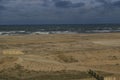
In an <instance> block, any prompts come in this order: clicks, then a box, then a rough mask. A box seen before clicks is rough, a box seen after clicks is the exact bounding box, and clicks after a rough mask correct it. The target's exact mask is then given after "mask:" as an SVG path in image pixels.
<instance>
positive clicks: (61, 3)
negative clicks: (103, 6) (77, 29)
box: [53, 0, 84, 8]
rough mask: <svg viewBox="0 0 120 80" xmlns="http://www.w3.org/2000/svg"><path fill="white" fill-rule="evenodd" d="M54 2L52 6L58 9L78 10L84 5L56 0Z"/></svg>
mask: <svg viewBox="0 0 120 80" xmlns="http://www.w3.org/2000/svg"><path fill="white" fill-rule="evenodd" d="M53 1H54V5H55V6H56V7H58V8H78V7H82V6H84V3H81V2H79V3H72V2H71V1H63V0H58V1H55V0H53Z"/></svg>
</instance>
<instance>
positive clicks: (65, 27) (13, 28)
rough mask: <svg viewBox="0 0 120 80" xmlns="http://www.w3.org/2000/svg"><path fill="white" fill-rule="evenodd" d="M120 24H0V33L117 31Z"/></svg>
mask: <svg viewBox="0 0 120 80" xmlns="http://www.w3.org/2000/svg"><path fill="white" fill-rule="evenodd" d="M117 32H120V24H40V25H30V24H29V25H0V35H18V34H37V35H39V34H79V33H117Z"/></svg>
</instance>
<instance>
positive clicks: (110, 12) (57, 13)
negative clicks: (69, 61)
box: [0, 0, 120, 23]
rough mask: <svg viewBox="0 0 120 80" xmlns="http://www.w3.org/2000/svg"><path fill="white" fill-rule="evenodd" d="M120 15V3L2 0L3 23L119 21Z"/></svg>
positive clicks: (111, 0) (107, 0)
mask: <svg viewBox="0 0 120 80" xmlns="http://www.w3.org/2000/svg"><path fill="white" fill-rule="evenodd" d="M1 12H2V14H1ZM119 14H120V0H0V23H1V22H5V23H8V22H9V23H14V22H16V23H25V22H26V23H39V22H40V23H90V22H93V23H94V22H107V20H108V19H109V20H108V22H109V21H111V22H112V21H113V20H114V21H113V22H115V21H116V20H119V21H118V22H120V15H119ZM112 19H113V20H112ZM115 19H116V20H115Z"/></svg>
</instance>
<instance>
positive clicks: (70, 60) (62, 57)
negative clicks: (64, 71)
mask: <svg viewBox="0 0 120 80" xmlns="http://www.w3.org/2000/svg"><path fill="white" fill-rule="evenodd" d="M57 57H58V59H59V61H62V62H65V63H74V62H78V60H77V59H75V58H74V57H73V56H66V55H64V54H59V55H58V56H57Z"/></svg>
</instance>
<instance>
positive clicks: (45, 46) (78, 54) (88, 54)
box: [0, 33, 120, 74]
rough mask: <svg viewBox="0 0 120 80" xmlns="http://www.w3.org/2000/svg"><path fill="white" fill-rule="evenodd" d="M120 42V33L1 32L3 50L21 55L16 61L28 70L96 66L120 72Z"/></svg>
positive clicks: (58, 69) (83, 68)
mask: <svg viewBox="0 0 120 80" xmlns="http://www.w3.org/2000/svg"><path fill="white" fill-rule="evenodd" d="M119 44H120V33H100V34H50V35H22V36H21V35H17V36H0V53H1V56H8V55H10V56H14V57H17V58H18V57H19V60H16V61H15V63H18V64H19V65H22V66H23V67H24V68H25V69H27V70H34V71H46V72H52V71H61V70H68V71H69V70H75V71H87V70H88V69H94V70H99V71H104V72H109V73H114V74H120V73H119V72H120V45H119ZM2 54H4V55H2ZM6 62H7V61H5V62H3V63H6ZM8 62H9V61H8ZM11 62H12V61H11ZM3 63H2V64H3ZM15 63H9V65H10V64H12V65H13V64H15ZM2 67H7V68H8V67H9V66H8V64H4V65H0V69H2Z"/></svg>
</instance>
